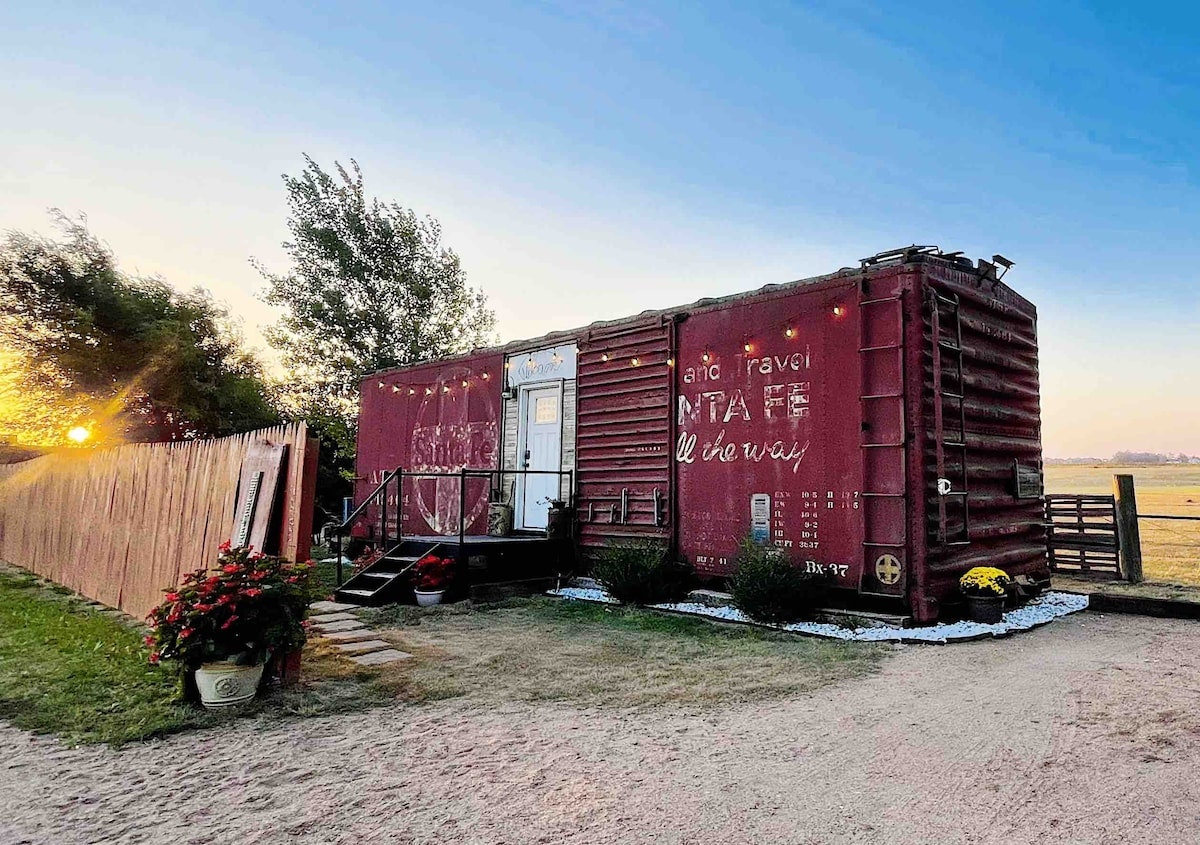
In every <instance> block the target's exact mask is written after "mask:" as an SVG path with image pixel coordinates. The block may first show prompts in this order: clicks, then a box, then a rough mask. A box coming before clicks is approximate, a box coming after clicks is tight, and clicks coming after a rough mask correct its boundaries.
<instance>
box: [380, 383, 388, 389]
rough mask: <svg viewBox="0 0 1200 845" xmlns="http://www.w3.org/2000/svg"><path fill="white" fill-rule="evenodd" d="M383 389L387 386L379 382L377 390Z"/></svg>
mask: <svg viewBox="0 0 1200 845" xmlns="http://www.w3.org/2000/svg"><path fill="white" fill-rule="evenodd" d="M385 387H387V385H386V384H384V383H383V382H379V389H380V390H383V389H384V388H385Z"/></svg>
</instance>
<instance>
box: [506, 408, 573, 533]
mask: <svg viewBox="0 0 1200 845" xmlns="http://www.w3.org/2000/svg"><path fill="white" fill-rule="evenodd" d="M523 393H524V395H525V402H524V412H523V413H522V415H521V429H522V430H521V432H520V436H519V437H518V438H517V448H518V454H517V458H518V462H517V463H518V466H519V467H520V468H521V469H533V470H550V471H553V472H558V471H559V470H561V469H562V389H561V388H560V387H558V386H555V387H535V388H531V389H528V390H524V391H523ZM517 489H518V491H519V493H518V497H517V500H518V501H517V515H516V517H517V518H516V523H517V527H519V528H545V527H546V514H547V511H548V510H549V507H550V500H551V499H557V498H558V497H559V477H558V476H557V475H523V476H520V481H519V483H518V484H517Z"/></svg>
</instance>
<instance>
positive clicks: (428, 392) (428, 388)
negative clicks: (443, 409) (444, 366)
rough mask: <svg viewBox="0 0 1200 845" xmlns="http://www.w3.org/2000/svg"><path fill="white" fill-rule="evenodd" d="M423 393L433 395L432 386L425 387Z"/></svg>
mask: <svg viewBox="0 0 1200 845" xmlns="http://www.w3.org/2000/svg"><path fill="white" fill-rule="evenodd" d="M425 395H426V396H432V395H433V388H432V387H427V388H425Z"/></svg>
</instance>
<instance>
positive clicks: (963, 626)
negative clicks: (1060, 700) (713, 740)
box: [548, 587, 1088, 644]
mask: <svg viewBox="0 0 1200 845" xmlns="http://www.w3.org/2000/svg"><path fill="white" fill-rule="evenodd" d="M548 595H551V596H557V597H559V598H564V599H572V600H575V601H590V602H599V603H602V604H619V602H618V601H617V600H616V599H614V598H613V597H612V596H610V595H609V594H608V593H606V592H604V590H597V589H590V588H582V587H563V588H560V589H557V590H550V591H549V593H548ZM1087 606H1088V597H1087V596H1081V595H1077V594H1075V593H1059V592H1053V591H1051V592H1047V593H1043V594H1042V595H1040V596H1038V597H1037V598H1035V599H1033V600H1032V601H1030V602H1029V603H1028V604H1025V605H1023V606H1022V607H1019V608H1017V609H1016V610H1010V611H1008V612H1007V613H1005V614H1004V619H1003V621H1001V622H997V623H995V624H990V625H988V624H984V623H982V622H951V623H948V624H947V623H941V622H939V623H938V624H936V625H924V626H921V627H917V628H897V627H893V626H891V625H874V626H870V627H865V628H850V627H843V626H840V625H831V624H829V623H826V622H793V623H791V624H790V625H765V626H763V627H770V628H779V629H780V630H784V631H790V632H792V633H796V634H807V635H809V636H813V637H825V638H826V639H833V640H854V641H857V642H895V643H939V644H941V643H950V642H966V641H969V640H978V639H984V638H987V637H1006V636H1008V635H1009V634H1014V633H1017V632H1018V631H1028V630H1030V629H1032V628H1037V627H1038V626H1040V625H1045V624H1047V623H1048V622H1052V621H1054V620H1055V619H1057V618H1058V617H1060V616H1066V615H1067V614H1068V613H1076V612H1077V611H1080V610H1084V609H1086V608H1087ZM652 608H653V609H656V610H669V611H672V612H674V613H684V614H687V615H689V616H704V617H707V618H709V619H717V620H720V621H722V622H741V623H745V624H751V625H753V624H758V623H755V622H753V621H752V620H751V619H750V618H749V617H747V616H746V615H745V614H744V613H742V612H741V611H740V610H738V609H737V608H736V607H733V606H732V605H725V606H722V607H709V606H708V605H703V604H696V603H694V602H674V603H670V604H656V605H652Z"/></svg>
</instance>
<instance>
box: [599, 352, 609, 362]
mask: <svg viewBox="0 0 1200 845" xmlns="http://www.w3.org/2000/svg"><path fill="white" fill-rule="evenodd" d="M600 360H601V361H607V360H608V353H607V352H601V353H600Z"/></svg>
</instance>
